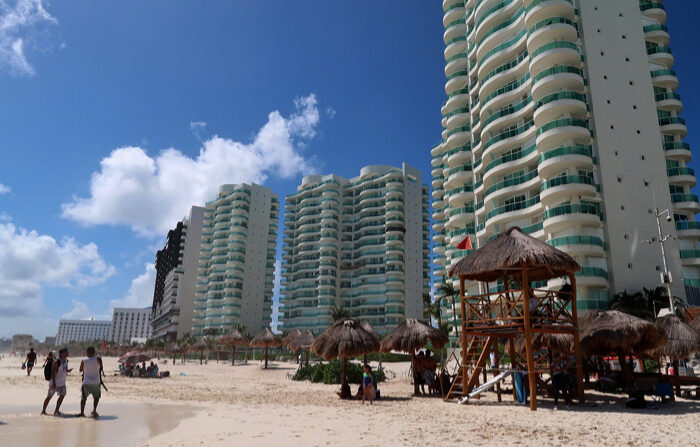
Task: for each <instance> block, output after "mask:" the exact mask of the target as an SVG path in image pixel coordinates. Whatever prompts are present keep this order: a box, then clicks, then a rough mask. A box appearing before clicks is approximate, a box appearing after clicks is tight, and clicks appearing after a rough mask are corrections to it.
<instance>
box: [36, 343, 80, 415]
mask: <svg viewBox="0 0 700 447" xmlns="http://www.w3.org/2000/svg"><path fill="white" fill-rule="evenodd" d="M71 371H73V369H70V368H68V349H67V348H62V349H61V350H59V351H58V359H57V360H54V362H53V365H52V366H51V380H50V381H49V392H48V395H47V396H46V399H44V408H42V410H41V414H46V407H47V406H48V405H49V401H51V398H52V397H53V395H54V394H58V401H57V402H56V409H55V410H54V412H53V415H54V416H60V415H61V412H60V411H59V410H60V409H61V404H62V403H63V399H64V398H65V397H66V376H67V375H68V373H69V372H71Z"/></svg>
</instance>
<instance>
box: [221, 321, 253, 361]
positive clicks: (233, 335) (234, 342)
mask: <svg viewBox="0 0 700 447" xmlns="http://www.w3.org/2000/svg"><path fill="white" fill-rule="evenodd" d="M219 343H221V344H223V345H227V346H230V347H231V365H233V364H234V363H235V357H236V346H239V345H245V344H248V339H247V338H246V337H245V335H243V334H241V331H239V330H238V329H235V328H234V329H231V331H230V332H229V333H228V334H225V335H222V336H221V337H219Z"/></svg>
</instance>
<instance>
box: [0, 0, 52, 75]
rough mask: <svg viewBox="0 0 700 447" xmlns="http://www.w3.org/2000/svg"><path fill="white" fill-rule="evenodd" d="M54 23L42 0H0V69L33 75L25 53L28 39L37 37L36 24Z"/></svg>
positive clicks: (15, 73)
mask: <svg viewBox="0 0 700 447" xmlns="http://www.w3.org/2000/svg"><path fill="white" fill-rule="evenodd" d="M56 23H58V22H57V21H56V19H55V18H54V17H52V16H51V14H49V13H48V12H47V11H46V9H44V4H43V1H42V0H16V1H8V0H0V70H7V71H9V72H10V73H11V74H14V75H26V76H32V75H33V74H34V68H33V67H32V66H31V64H30V63H29V62H28V61H27V57H26V55H25V44H26V42H27V39H29V40H34V38H37V39H38V38H39V37H40V36H39V34H40V33H39V31H38V30H37V27H39V26H41V25H47V24H56Z"/></svg>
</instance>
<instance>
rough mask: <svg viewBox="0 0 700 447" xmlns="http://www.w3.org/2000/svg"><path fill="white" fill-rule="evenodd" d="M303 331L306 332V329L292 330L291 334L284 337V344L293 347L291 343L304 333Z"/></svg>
mask: <svg viewBox="0 0 700 447" xmlns="http://www.w3.org/2000/svg"><path fill="white" fill-rule="evenodd" d="M303 333H304V331H302V330H301V329H294V330H293V331H291V332H290V333H289V334H287V335H285V336H284V337H283V338H282V341H283V342H284V344H285V345H286V346H287V347H288V348H289V349H292V348H290V347H289V345H290V344H291V343H292V342H293V341H294V339H295V338H296V337H298V336H300V335H301V334H303Z"/></svg>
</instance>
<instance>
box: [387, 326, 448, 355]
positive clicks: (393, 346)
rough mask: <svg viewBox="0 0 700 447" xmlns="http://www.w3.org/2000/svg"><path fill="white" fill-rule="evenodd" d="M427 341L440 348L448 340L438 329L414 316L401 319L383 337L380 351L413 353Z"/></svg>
mask: <svg viewBox="0 0 700 447" xmlns="http://www.w3.org/2000/svg"><path fill="white" fill-rule="evenodd" d="M428 341H430V343H431V344H432V345H433V346H434V347H435V348H436V349H442V347H443V346H445V344H446V343H447V341H448V338H447V336H445V334H443V333H442V332H440V330H439V329H437V328H434V327H432V326H430V325H429V324H425V323H423V322H422V321H420V320H417V319H415V318H408V319H406V320H404V321H402V322H401V323H400V324H399V325H398V326H396V329H394V330H393V331H391V333H390V334H389V335H387V336H386V337H384V339H383V340H382V343H381V351H382V352H389V351H402V352H408V353H413V352H415V351H417V350H419V349H423V348H424V347H425V346H426V345H427V344H428Z"/></svg>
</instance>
